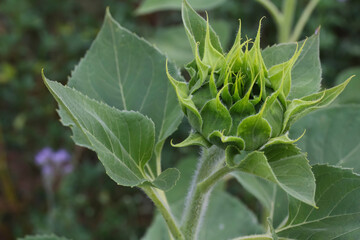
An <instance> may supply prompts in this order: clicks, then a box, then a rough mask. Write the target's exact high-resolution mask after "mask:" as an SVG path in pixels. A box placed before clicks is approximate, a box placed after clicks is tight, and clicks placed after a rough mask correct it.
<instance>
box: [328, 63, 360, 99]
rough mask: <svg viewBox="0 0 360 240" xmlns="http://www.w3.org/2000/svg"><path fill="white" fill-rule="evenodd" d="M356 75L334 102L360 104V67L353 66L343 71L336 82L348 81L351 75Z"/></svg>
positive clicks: (337, 83)
mask: <svg viewBox="0 0 360 240" xmlns="http://www.w3.org/2000/svg"><path fill="white" fill-rule="evenodd" d="M352 75H355V77H354V78H353V79H352V80H351V82H350V83H349V85H348V86H347V87H346V88H345V89H344V91H343V92H342V93H341V94H340V95H339V96H338V97H337V98H336V100H335V101H334V103H339V104H353V103H354V104H360V94H359V89H360V67H352V68H349V69H346V70H344V71H342V72H341V73H340V74H339V75H338V76H337V78H336V81H335V84H336V85H339V84H341V83H343V82H344V81H346V79H348V78H349V77H350V76H352Z"/></svg>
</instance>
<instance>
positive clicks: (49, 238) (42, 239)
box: [18, 234, 67, 240]
mask: <svg viewBox="0 0 360 240" xmlns="http://www.w3.org/2000/svg"><path fill="white" fill-rule="evenodd" d="M18 240H67V238H64V237H58V236H56V235H54V234H47V235H33V236H26V237H23V238H18Z"/></svg>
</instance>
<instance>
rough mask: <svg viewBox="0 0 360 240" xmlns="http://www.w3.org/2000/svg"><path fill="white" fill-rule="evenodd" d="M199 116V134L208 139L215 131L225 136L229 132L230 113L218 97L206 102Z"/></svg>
mask: <svg viewBox="0 0 360 240" xmlns="http://www.w3.org/2000/svg"><path fill="white" fill-rule="evenodd" d="M200 114H201V118H202V120H203V125H202V129H201V132H202V133H203V134H204V135H205V136H206V137H209V135H210V134H211V133H212V132H213V131H215V130H219V131H224V132H225V134H227V133H228V132H229V131H230V128H231V116H230V113H229V111H228V110H227V108H226V107H225V106H224V105H223V104H222V103H221V101H220V99H219V98H218V97H216V98H215V99H212V100H210V101H208V102H207V103H206V104H205V106H204V107H203V108H202V109H201V112H200Z"/></svg>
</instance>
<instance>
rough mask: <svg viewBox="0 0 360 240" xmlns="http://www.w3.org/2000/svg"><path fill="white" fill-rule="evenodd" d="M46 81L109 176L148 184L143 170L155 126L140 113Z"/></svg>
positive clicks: (123, 182) (127, 182)
mask: <svg viewBox="0 0 360 240" xmlns="http://www.w3.org/2000/svg"><path fill="white" fill-rule="evenodd" d="M43 78H44V82H45V84H46V86H47V87H48V89H49V91H50V92H51V94H52V95H53V96H54V98H55V99H56V101H57V102H58V103H59V105H61V106H62V108H63V110H64V111H66V112H67V114H68V116H70V117H71V118H72V120H73V122H74V123H75V124H76V127H77V128H78V129H80V130H81V131H82V132H83V134H84V135H85V136H86V138H87V140H88V142H89V143H90V144H91V149H93V150H94V151H96V153H97V154H98V156H99V159H100V161H101V162H102V163H103V165H104V167H105V169H106V173H107V174H108V175H109V176H110V177H111V178H112V179H113V180H114V181H115V182H116V183H118V184H120V185H124V186H137V185H140V184H142V183H144V182H145V181H146V179H145V177H144V174H143V167H144V165H145V164H146V163H147V162H148V161H149V160H150V158H151V155H152V152H153V148H154V142H155V138H154V136H155V130H154V123H153V122H152V121H151V120H150V119H148V118H147V117H145V116H143V115H141V114H140V113H137V112H133V111H120V110H117V109H116V108H112V107H110V106H108V105H106V104H104V103H99V102H97V101H95V100H92V99H90V98H88V97H87V96H85V95H83V94H81V93H80V92H78V91H76V90H75V89H72V88H70V87H67V86H63V85H61V84H59V83H57V82H53V81H50V80H47V79H46V78H45V77H44V76H43Z"/></svg>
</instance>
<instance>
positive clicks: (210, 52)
mask: <svg viewBox="0 0 360 240" xmlns="http://www.w3.org/2000/svg"><path fill="white" fill-rule="evenodd" d="M206 17H207V19H206V34H205V48H204V57H203V59H202V61H203V63H204V64H206V65H209V66H211V68H212V69H215V70H218V69H220V68H222V67H224V65H225V57H224V56H223V55H222V52H219V51H218V50H216V48H215V47H214V46H213V45H212V43H211V39H210V25H209V18H208V15H206Z"/></svg>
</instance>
